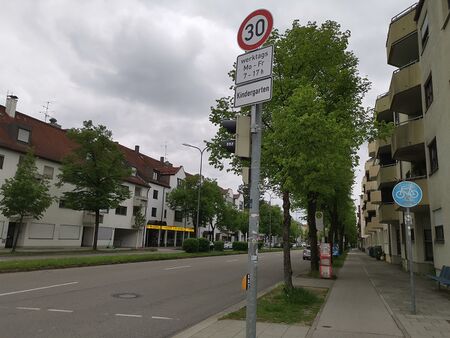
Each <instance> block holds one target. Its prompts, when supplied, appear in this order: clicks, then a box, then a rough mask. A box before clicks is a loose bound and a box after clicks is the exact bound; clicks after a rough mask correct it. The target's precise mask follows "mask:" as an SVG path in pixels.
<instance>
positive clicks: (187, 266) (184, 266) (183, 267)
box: [164, 265, 191, 270]
mask: <svg viewBox="0 0 450 338" xmlns="http://www.w3.org/2000/svg"><path fill="white" fill-rule="evenodd" d="M186 268H191V266H190V265H182V266H174V267H171V268H165V269H164V270H176V269H186Z"/></svg>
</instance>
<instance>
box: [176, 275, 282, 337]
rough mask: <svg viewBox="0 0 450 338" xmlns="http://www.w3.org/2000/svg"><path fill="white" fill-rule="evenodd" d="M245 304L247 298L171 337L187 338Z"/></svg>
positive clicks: (271, 287) (265, 290)
mask: <svg viewBox="0 0 450 338" xmlns="http://www.w3.org/2000/svg"><path fill="white" fill-rule="evenodd" d="M281 283H283V282H279V283H276V284H275V285H272V286H270V287H268V288H267V289H264V290H262V291H260V292H258V294H257V298H259V297H261V296H264V295H265V294H267V293H269V292H270V291H272V290H273V289H275V288H276V287H277V286H278V285H280V284H281ZM246 305H247V300H243V301H241V302H239V303H237V304H234V305H231V306H230V307H228V308H226V309H225V310H223V311H221V312H218V313H216V314H215V315H213V316H211V317H209V318H206V319H205V320H203V321H201V322H200V323H198V324H195V325H194V326H191V327H189V328H187V329H185V330H183V331H181V332H178V333H176V334H175V335H174V336H171V337H172V338H188V337H191V336H193V335H194V334H196V333H198V332H200V331H201V330H203V329H205V328H207V327H208V326H210V325H212V324H214V323H215V322H217V321H218V320H219V318H221V317H223V316H225V315H227V314H228V313H230V312H234V311H237V310H239V309H240V308H242V307H244V306H246Z"/></svg>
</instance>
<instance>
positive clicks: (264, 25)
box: [237, 9, 273, 51]
mask: <svg viewBox="0 0 450 338" xmlns="http://www.w3.org/2000/svg"><path fill="white" fill-rule="evenodd" d="M272 28H273V17H272V14H270V12H269V11H268V10H266V9H258V10H256V11H254V12H252V13H250V14H249V15H248V16H247V17H246V18H245V20H244V21H243V22H242V24H241V26H240V27H239V31H238V36H237V40H238V44H239V47H241V48H242V49H243V50H246V51H249V50H254V49H256V48H258V47H259V46H261V45H262V44H263V43H264V42H265V41H266V40H267V38H268V37H269V35H270V32H271V31H272Z"/></svg>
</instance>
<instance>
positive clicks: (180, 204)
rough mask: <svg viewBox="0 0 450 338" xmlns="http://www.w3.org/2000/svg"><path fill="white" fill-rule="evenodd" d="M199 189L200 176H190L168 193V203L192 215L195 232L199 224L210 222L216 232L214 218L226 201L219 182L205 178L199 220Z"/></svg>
mask: <svg viewBox="0 0 450 338" xmlns="http://www.w3.org/2000/svg"><path fill="white" fill-rule="evenodd" d="M198 189H199V176H198V175H195V176H189V177H187V178H186V179H185V180H184V181H183V183H182V184H181V185H180V186H178V187H177V188H176V189H174V190H172V191H171V192H170V193H169V194H168V195H167V203H168V205H169V206H170V208H171V209H174V210H183V211H185V212H186V214H187V215H189V216H190V217H191V219H192V220H193V223H194V229H195V234H197V229H198V227H199V226H206V225H207V224H209V225H210V226H211V228H212V230H213V232H214V229H215V223H214V219H215V217H217V216H218V215H219V214H220V212H221V211H222V209H223V207H224V204H225V201H224V198H223V195H222V191H221V189H220V187H219V186H218V185H217V182H215V181H213V180H210V179H207V178H206V179H203V180H202V186H201V194H200V216H199V224H196V222H197V198H198Z"/></svg>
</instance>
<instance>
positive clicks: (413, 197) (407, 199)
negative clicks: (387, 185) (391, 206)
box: [392, 181, 422, 208]
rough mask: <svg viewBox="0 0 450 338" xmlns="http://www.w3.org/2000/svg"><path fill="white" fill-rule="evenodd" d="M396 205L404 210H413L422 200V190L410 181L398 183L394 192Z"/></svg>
mask: <svg viewBox="0 0 450 338" xmlns="http://www.w3.org/2000/svg"><path fill="white" fill-rule="evenodd" d="M392 197H393V198H394V201H395V203H397V204H398V205H399V206H401V207H404V208H412V207H414V206H416V205H417V204H419V202H420V201H421V200H422V189H420V187H419V186H418V185H417V184H416V183H414V182H410V181H403V182H400V183H397V185H396V186H395V187H394V189H393V190H392Z"/></svg>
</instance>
